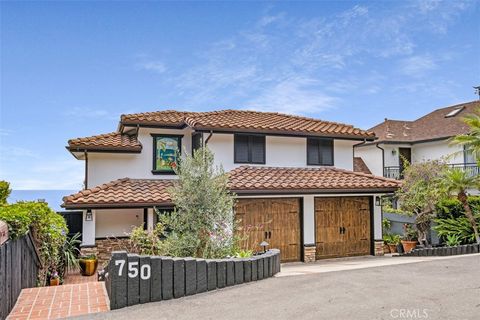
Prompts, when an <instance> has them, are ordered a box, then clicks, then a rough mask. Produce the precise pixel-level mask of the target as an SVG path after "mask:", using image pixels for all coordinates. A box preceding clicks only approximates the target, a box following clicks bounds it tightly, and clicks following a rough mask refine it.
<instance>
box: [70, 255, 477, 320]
mask: <svg viewBox="0 0 480 320" xmlns="http://www.w3.org/2000/svg"><path fill="white" fill-rule="evenodd" d="M395 259H409V258H408V257H404V258H395ZM87 318H88V319H128V320H131V319H355V320H361V319H368V320H372V319H446V320H452V319H480V255H478V254H476V255H470V256H457V257H454V258H449V259H435V260H431V261H421V262H414V263H407V264H396V265H386V266H385V265H384V266H378V267H375V266H372V267H369V268H360V269H354V270H343V271H336V272H326V273H312V274H301V275H291V276H284V277H277V278H271V279H266V280H263V281H259V282H255V283H249V284H245V285H241V286H237V287H230V288H226V289H222V290H218V291H212V292H209V293H205V294H200V295H196V296H191V297H187V298H182V299H177V300H169V301H163V302H158V303H149V304H144V305H138V306H134V307H129V308H124V309H120V310H115V311H110V312H107V313H99V314H96V315H88V317H84V318H79V319H87Z"/></svg>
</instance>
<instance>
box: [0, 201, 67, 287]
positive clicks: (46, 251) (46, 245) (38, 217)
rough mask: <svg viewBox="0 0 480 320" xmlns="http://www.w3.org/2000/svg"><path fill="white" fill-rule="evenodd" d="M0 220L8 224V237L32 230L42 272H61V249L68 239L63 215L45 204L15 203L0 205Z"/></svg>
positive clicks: (18, 236)
mask: <svg viewBox="0 0 480 320" xmlns="http://www.w3.org/2000/svg"><path fill="white" fill-rule="evenodd" d="M0 220H3V221H5V222H6V223H7V224H8V231H9V238H10V239H11V240H15V239H18V238H20V237H22V236H24V235H26V234H27V233H28V231H29V230H32V236H33V239H34V241H35V244H36V246H37V248H38V250H39V253H40V259H41V261H42V265H43V267H44V270H43V271H44V272H41V274H40V281H43V280H44V276H45V274H46V272H48V271H52V270H54V271H60V269H62V268H63V266H62V264H61V261H62V254H63V252H62V248H63V245H64V243H65V241H66V239H67V233H68V229H67V225H66V223H65V220H64V219H63V217H62V216H61V215H59V214H57V213H56V212H55V211H53V210H52V209H50V208H49V207H48V205H47V204H46V203H40V202H17V203H14V204H10V205H4V206H0Z"/></svg>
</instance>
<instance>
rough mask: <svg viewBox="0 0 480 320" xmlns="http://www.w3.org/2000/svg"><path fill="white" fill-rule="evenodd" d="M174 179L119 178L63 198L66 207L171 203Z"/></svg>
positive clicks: (109, 206) (159, 204)
mask: <svg viewBox="0 0 480 320" xmlns="http://www.w3.org/2000/svg"><path fill="white" fill-rule="evenodd" d="M171 186H173V180H163V179H129V178H123V179H118V180H115V181H112V182H109V183H105V184H102V185H99V186H97V187H94V188H90V189H87V190H82V191H80V192H77V193H75V194H72V195H70V196H66V197H63V205H62V207H65V208H68V209H74V208H113V207H122V208H123V207H145V206H162V205H163V206H165V205H171V202H172V201H171V198H170V195H169V194H168V192H167V189H168V188H169V187H171Z"/></svg>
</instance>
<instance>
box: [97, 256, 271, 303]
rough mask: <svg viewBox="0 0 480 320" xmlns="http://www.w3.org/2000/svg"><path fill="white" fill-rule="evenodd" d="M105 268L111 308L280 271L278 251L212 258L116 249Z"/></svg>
mask: <svg viewBox="0 0 480 320" xmlns="http://www.w3.org/2000/svg"><path fill="white" fill-rule="evenodd" d="M106 270H107V275H106V282H105V286H106V288H107V293H108V296H109V298H110V309H111V310H114V309H119V308H123V307H126V306H132V305H135V304H139V303H146V302H153V301H160V300H169V299H176V298H181V297H184V296H189V295H193V294H197V293H201V292H205V291H211V290H215V289H217V288H218V289H220V288H224V287H227V286H233V285H236V284H241V283H246V282H250V281H257V280H262V279H265V278H269V277H272V276H273V275H275V274H276V273H278V272H280V250H277V249H271V250H269V251H267V252H266V253H264V254H261V255H258V256H254V257H251V258H242V259H214V260H210V259H207V260H205V259H195V258H172V257H159V256H139V255H137V254H127V252H126V251H115V252H113V253H112V258H111V260H110V261H109V263H108V266H107V269H106Z"/></svg>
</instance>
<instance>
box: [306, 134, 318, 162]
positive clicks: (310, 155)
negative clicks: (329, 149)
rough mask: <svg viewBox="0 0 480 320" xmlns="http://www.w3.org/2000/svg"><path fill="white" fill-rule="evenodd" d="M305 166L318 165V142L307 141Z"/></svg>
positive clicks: (314, 140)
mask: <svg viewBox="0 0 480 320" xmlns="http://www.w3.org/2000/svg"><path fill="white" fill-rule="evenodd" d="M307 164H320V158H319V148H318V140H316V139H307Z"/></svg>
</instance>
